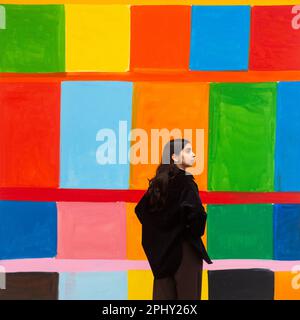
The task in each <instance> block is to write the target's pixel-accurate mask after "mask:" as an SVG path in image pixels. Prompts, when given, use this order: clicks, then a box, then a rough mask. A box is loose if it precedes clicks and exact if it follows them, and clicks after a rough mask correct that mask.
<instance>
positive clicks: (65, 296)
mask: <svg viewBox="0 0 300 320" xmlns="http://www.w3.org/2000/svg"><path fill="white" fill-rule="evenodd" d="M127 282H128V281H127V272H126V271H121V272H79V273H74V272H70V273H67V272H63V273H60V274H59V300H127V299H128V293H127V292H128V286H127Z"/></svg>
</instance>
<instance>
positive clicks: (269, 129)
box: [208, 83, 277, 191]
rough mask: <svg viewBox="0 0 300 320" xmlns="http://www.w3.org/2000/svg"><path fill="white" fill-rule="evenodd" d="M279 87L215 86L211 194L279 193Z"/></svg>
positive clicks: (212, 88) (211, 116) (212, 89)
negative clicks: (276, 157) (276, 190)
mask: <svg viewBox="0 0 300 320" xmlns="http://www.w3.org/2000/svg"><path fill="white" fill-rule="evenodd" d="M276 89H277V83H212V84H211V86H210V107H209V109H210V110H209V147H208V153H209V157H208V190H211V191H274V145H275V125H276V123H275V121H276Z"/></svg>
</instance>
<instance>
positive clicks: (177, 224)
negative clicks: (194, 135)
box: [135, 169, 212, 279]
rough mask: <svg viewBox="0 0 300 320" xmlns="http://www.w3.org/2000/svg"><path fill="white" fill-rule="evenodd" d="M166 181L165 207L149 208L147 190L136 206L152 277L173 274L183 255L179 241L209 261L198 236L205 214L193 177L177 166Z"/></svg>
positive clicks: (204, 222) (202, 226)
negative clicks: (154, 209)
mask: <svg viewBox="0 0 300 320" xmlns="http://www.w3.org/2000/svg"><path fill="white" fill-rule="evenodd" d="M176 171H177V175H176V176H175V178H174V179H173V180H172V181H170V182H169V186H168V196H167V200H166V204H165V206H164V208H163V209H162V210H160V211H155V212H151V213H150V212H148V210H147V209H148V208H149V202H148V201H149V195H148V190H149V189H148V190H147V191H146V192H145V194H144V195H143V197H142V198H141V200H140V201H139V202H138V204H137V205H136V207H135V213H136V215H137V217H138V219H139V221H140V223H141V224H142V246H143V249H144V252H145V254H146V256H147V258H148V261H149V264H150V267H151V269H152V272H153V275H154V277H155V278H157V279H159V278H164V277H167V276H170V275H173V274H174V273H175V272H176V270H177V269H178V267H179V265H180V262H181V258H182V241H183V240H184V239H186V240H187V241H188V242H190V243H191V244H192V246H193V247H194V248H195V250H196V252H197V253H198V254H199V257H201V258H202V259H204V260H205V261H206V262H207V263H209V264H211V263H212V261H211V260H210V258H209V256H208V254H207V252H206V249H205V246H204V244H203V242H202V239H201V236H203V234H204V230H205V226H206V219H207V214H206V212H205V209H204V207H203V205H202V202H201V199H200V196H199V190H198V186H197V184H196V182H195V181H194V177H193V175H191V174H187V172H186V171H184V170H182V169H178V170H176Z"/></svg>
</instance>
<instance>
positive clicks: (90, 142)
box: [60, 81, 133, 189]
mask: <svg viewBox="0 0 300 320" xmlns="http://www.w3.org/2000/svg"><path fill="white" fill-rule="evenodd" d="M132 88H133V86H132V83H131V82H117V81H116V82H113V81H111V82H110V81H107V82H105V81H70V82H68V81H67V82H63V83H62V98H61V145H60V154H61V162H60V164H61V169H60V170H61V171H60V187H62V188H79V189H80V188H81V189H89V188H92V189H128V188H129V168H130V165H129V159H128V151H129V148H130V141H128V135H129V132H130V130H131V108H132ZM119 121H124V123H123V124H125V126H124V127H123V129H121V130H120V131H119ZM121 125H122V124H121ZM103 129H107V131H106V132H105V133H103V137H99V131H100V130H103ZM107 135H109V136H110V137H111V139H108V138H107ZM119 135H120V139H119ZM101 139H102V140H101ZM108 141H110V142H113V143H115V145H114V144H113V143H110V144H109V150H110V151H111V153H108V151H107V148H106V147H105V146H104V150H106V151H104V152H103V153H102V155H104V157H100V158H101V159H103V158H105V157H107V156H108V155H109V154H110V155H112V157H111V158H110V160H111V163H105V162H104V163H101V161H100V162H99V161H98V160H99V151H100V152H101V146H103V145H104V144H105V143H108ZM107 146H108V144H107ZM119 148H123V151H124V152H120V150H119ZM119 155H120V156H121V155H123V156H125V157H123V158H122V159H119ZM97 156H98V157H97Z"/></svg>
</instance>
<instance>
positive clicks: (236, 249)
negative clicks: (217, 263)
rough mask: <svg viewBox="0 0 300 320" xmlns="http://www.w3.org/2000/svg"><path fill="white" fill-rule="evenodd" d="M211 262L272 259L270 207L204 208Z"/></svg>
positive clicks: (217, 206)
mask: <svg viewBox="0 0 300 320" xmlns="http://www.w3.org/2000/svg"><path fill="white" fill-rule="evenodd" d="M207 212H208V216H207V249H208V253H209V256H210V257H211V258H212V259H273V207H272V204H246V205H245V204H235V205H208V206H207Z"/></svg>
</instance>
